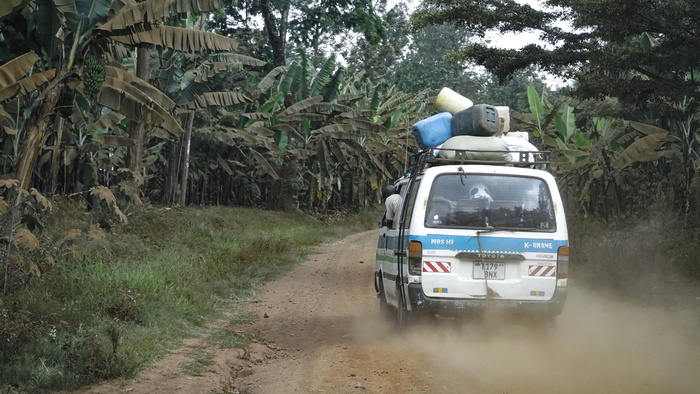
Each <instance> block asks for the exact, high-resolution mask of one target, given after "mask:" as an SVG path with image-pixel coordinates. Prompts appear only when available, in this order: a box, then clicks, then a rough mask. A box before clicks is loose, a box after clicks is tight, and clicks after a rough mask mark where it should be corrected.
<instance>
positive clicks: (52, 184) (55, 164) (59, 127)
mask: <svg viewBox="0 0 700 394" xmlns="http://www.w3.org/2000/svg"><path fill="white" fill-rule="evenodd" d="M64 123H65V121H64V119H63V117H62V116H56V121H55V122H54V131H55V132H56V139H55V141H54V144H53V148H52V150H53V152H52V153H51V179H50V180H49V193H50V194H51V195H54V194H56V184H57V182H58V171H59V169H60V163H59V161H58V159H59V157H60V156H61V140H63V125H64Z"/></svg>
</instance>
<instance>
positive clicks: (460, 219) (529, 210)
mask: <svg viewBox="0 0 700 394" xmlns="http://www.w3.org/2000/svg"><path fill="white" fill-rule="evenodd" d="M425 226H426V227H442V228H488V227H504V228H518V229H522V230H524V231H545V232H553V231H556V221H555V216H554V206H553V204H552V197H551V194H550V192H549V188H548V186H547V183H546V182H545V181H544V180H542V179H539V178H532V177H523V176H512V175H498V174H494V175H476V174H464V173H457V174H442V175H439V176H437V177H435V180H434V182H433V185H432V188H431V191H430V197H429V201H428V205H427V211H426V215H425Z"/></svg>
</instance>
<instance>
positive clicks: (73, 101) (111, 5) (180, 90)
mask: <svg viewBox="0 0 700 394" xmlns="http://www.w3.org/2000/svg"><path fill="white" fill-rule="evenodd" d="M244 4H246V7H248V8H246V10H253V9H256V8H255V7H256V6H257V5H259V6H261V7H262V8H257V10H262V16H263V17H264V18H265V26H266V29H265V30H266V31H267V32H268V36H269V41H270V42H271V46H273V47H275V48H272V49H273V50H272V53H273V55H272V57H270V56H269V53H268V55H265V54H266V52H265V50H264V49H261V47H265V44H264V42H263V41H264V40H260V39H259V37H258V39H253V38H252V37H253V35H252V34H238V35H236V34H227V35H224V34H220V31H215V29H214V28H213V26H217V25H220V24H221V23H218V24H215V23H211V22H212V19H211V18H207V16H209V15H212V13H214V14H215V15H218V16H217V18H216V20H217V21H220V20H221V19H222V11H221V10H222V9H224V6H227V5H229V4H228V3H225V2H224V1H223V0H198V1H187V0H180V1H176V0H148V1H143V2H134V1H127V0H61V1H57V0H35V1H29V0H9V1H4V2H3V4H2V5H1V6H0V19H2V21H3V27H2V40H1V42H0V62H1V63H0V64H1V65H0V124H1V125H2V132H0V144H1V146H2V154H1V156H0V165H1V166H2V178H1V179H0V192H1V193H2V194H1V195H0V211H1V212H2V213H3V217H4V218H5V221H10V223H7V224H6V226H9V227H8V228H7V229H8V230H9V229H10V228H16V227H17V226H19V223H20V222H21V221H22V220H25V221H26V220H29V219H21V218H27V217H32V215H33V214H34V213H36V212H39V211H41V210H45V209H49V208H50V206H51V200H52V199H53V198H55V197H56V196H61V197H65V198H69V199H72V200H75V201H80V202H81V203H83V204H84V205H85V207H86V209H89V210H92V209H104V210H106V211H109V212H111V214H112V215H113V219H116V220H121V221H126V215H125V214H124V213H123V210H124V209H125V208H126V207H128V206H131V205H133V204H141V203H143V202H149V203H154V204H162V205H165V206H173V205H178V206H186V205H232V206H249V207H260V208H266V209H290V208H297V209H300V210H302V211H305V212H317V213H326V212H330V211H335V210H356V209H359V208H364V207H368V206H372V205H374V204H376V203H377V202H378V201H379V194H378V190H379V188H380V186H381V185H383V184H385V183H388V182H391V181H392V180H393V179H395V178H396V177H397V176H398V175H400V174H401V173H402V172H403V171H404V170H405V169H406V168H407V165H408V164H409V161H410V157H411V155H412V154H413V153H414V152H415V151H416V145H415V142H414V139H413V138H412V136H411V125H412V124H414V123H415V122H416V121H418V120H420V119H424V118H426V117H428V116H430V115H431V114H432V113H434V112H432V111H434V109H433V108H432V102H433V101H434V95H435V92H437V90H439V88H441V86H435V88H434V89H426V90H422V91H413V92H402V91H400V90H399V89H398V88H397V86H399V85H400V84H398V83H396V82H397V79H396V77H391V76H390V74H389V73H387V74H386V78H387V79H386V80H379V81H374V80H373V79H372V78H369V77H367V75H366V73H365V70H367V69H371V67H369V66H368V67H364V66H359V65H357V64H355V65H343V64H342V63H341V62H339V61H338V60H337V58H336V54H334V53H332V52H329V53H328V54H327V55H323V53H322V52H319V45H318V42H317V41H314V42H307V41H308V40H307V41H304V40H302V39H298V40H294V41H295V42H296V46H294V47H293V48H292V46H291V45H288V46H287V47H286V49H284V47H283V46H282V47H281V48H282V49H284V50H282V49H280V48H279V42H278V39H279V38H280V37H279V35H280V31H278V30H279V29H278V28H275V26H274V24H273V23H272V22H270V21H271V20H272V17H273V15H272V14H270V13H269V10H270V9H271V8H270V7H272V6H271V5H270V3H269V2H267V1H262V2H260V3H259V4H258V3H256V2H250V3H244ZM285 4H286V5H285ZM289 4H291V3H283V4H282V5H279V4H278V5H275V7H277V8H279V9H280V10H281V11H280V13H281V15H282V16H284V15H286V14H285V12H288V11H289ZM285 7H286V8H285ZM230 9H231V8H230V6H229V10H230ZM234 9H235V6H234ZM265 10H268V12H267V13H266V12H265ZM285 10H287V11H285ZM307 11H308V12H311V11H309V10H307ZM355 11H356V10H355ZM355 11H353V13H351V14H350V15H351V16H355V17H356V16H357V15H356V13H355ZM365 11H366V9H365ZM217 13H218V14H217ZM229 15H231V12H229ZM362 15H364V17H365V19H363V21H362V22H361V23H359V22H357V21H356V20H355V19H357V18H355V19H350V20H355V22H356V23H355V25H359V26H361V27H362V28H363V29H364V30H363V31H365V33H366V32H367V30H372V32H374V33H376V34H375V35H374V36H373V37H374V39H373V40H371V39H369V38H366V39H365V41H363V42H364V44H363V45H364V48H365V51H366V50H367V48H368V47H369V43H375V44H376V41H377V37H380V38H381V37H382V31H383V29H385V28H387V25H386V23H385V24H384V25H382V24H378V23H375V22H376V20H375V19H376V18H375V19H373V18H372V17H373V16H376V15H375V14H373V13H372V12H368V13H364V14H362ZM368 15H369V17H368ZM224 19H225V18H224ZM367 21H370V22H371V23H375V24H373V25H372V26H371V28H370V27H367V24H371V23H370V22H367ZM290 25H291V23H290ZM280 26H282V27H284V24H283V23H280ZM377 26H379V27H381V29H379V28H377ZM334 29H336V30H333V29H331V28H330V27H329V28H328V29H327V30H328V31H325V30H319V31H320V33H318V34H319V35H320V36H323V34H329V33H328V32H336V31H337V29H338V27H337V26H336V27H334ZM241 31H243V30H241ZM324 32H325V33H324ZM404 32H406V31H404ZM391 33H392V34H393V35H396V34H399V33H400V31H399V30H396V31H391ZM300 35H301V34H300ZM366 37H370V36H367V34H366ZM383 37H384V39H387V36H386V34H385V35H384V36H383ZM644 37H646V38H647V39H646V40H642V41H639V44H638V45H646V49H649V48H651V47H653V46H654V45H657V46H658V45H659V44H658V41H654V40H652V39H650V38H649V36H648V35H647V36H644ZM282 38H283V37H282ZM360 40H362V39H360ZM261 42H262V43H261ZM276 43H277V45H276ZM281 43H282V44H284V40H282V41H281ZM304 43H307V44H308V47H304V46H303V45H302V44H304ZM379 45H381V44H379ZM387 45H388V44H387ZM432 46H433V47H434V44H433V45H432ZM357 48H362V46H358V47H357ZM651 49H653V48H651ZM309 51H310V52H312V53H313V56H312V57H313V59H311V57H310V56H308V55H307V52H309ZM356 52H357V51H356ZM319 53H321V55H319ZM255 54H259V55H265V56H263V57H266V59H265V60H261V59H259V58H258V57H260V56H258V57H256V56H254V55H255ZM361 57H362V56H359V55H357V53H355V57H354V58H355V59H358V58H361ZM368 61H369V62H370V63H371V62H372V59H369V60H368ZM277 64H282V65H277ZM453 65H454V64H453ZM348 69H350V70H352V71H348ZM403 69H404V70H409V69H408V68H406V67H403ZM377 72H378V71H377V70H374V71H373V73H374V74H375V77H374V78H375V79H376V74H377ZM379 72H381V71H379ZM415 77H416V78H420V74H419V75H418V76H415ZM391 78H394V80H393V81H392V79H391ZM622 78H624V77H622ZM628 78H631V79H630V80H632V79H634V78H636V77H634V76H632V77H628ZM690 78H692V69H691V73H690ZM667 79H668V78H667ZM452 81H453V82H455V83H456V81H458V80H457V79H452ZM442 82H444V81H442ZM472 82H473V80H472ZM530 82H531V84H530V87H529V88H527V90H526V89H525V88H524V87H522V86H521V88H520V89H521V90H519V91H515V92H514V93H513V95H514V96H516V97H520V100H522V99H523V98H526V99H527V102H528V106H529V112H528V111H522V113H521V112H518V111H515V110H512V114H511V115H512V118H513V120H514V122H513V129H519V130H525V131H529V132H530V133H531V135H532V136H533V139H534V140H535V141H536V142H537V144H538V145H539V147H540V148H542V149H548V150H552V151H553V152H554V157H555V158H556V159H557V162H556V163H555V170H556V171H557V172H558V175H559V178H560V180H561V182H562V186H563V187H564V189H565V190H566V192H567V196H568V199H569V201H570V204H571V205H572V208H573V210H572V212H573V211H582V212H586V213H591V214H594V215H597V216H601V217H604V218H611V217H615V216H617V215H621V214H624V213H625V212H632V213H633V212H634V211H635V209H638V208H639V207H640V206H643V205H645V204H649V202H650V200H653V199H655V198H656V197H660V198H664V199H667V200H669V201H671V202H672V203H673V204H674V205H675V206H676V207H677V208H678V211H679V212H681V213H683V214H685V215H691V216H693V215H697V205H698V204H697V193H698V192H697V188H698V187H697V185H698V168H699V166H700V159H699V157H698V151H699V149H698V144H699V143H700V141H699V137H698V132H697V130H698V112H697V109H698V103H697V100H696V98H695V97H688V96H685V97H684V99H683V100H682V101H681V100H676V101H670V102H669V100H666V101H664V102H663V103H662V104H663V105H661V104H654V102H648V103H646V104H645V105H646V106H645V107H644V111H639V110H637V111H636V112H635V111H625V110H622V108H624V107H623V105H622V104H621V103H620V102H618V101H617V100H615V99H613V98H610V97H607V98H605V99H602V100H601V99H597V100H592V99H580V98H579V99H573V98H570V97H568V96H567V94H566V89H564V90H562V91H560V92H558V93H555V92H551V91H549V90H548V89H547V88H545V87H543V88H541V91H538V90H537V89H535V88H534V87H533V83H534V82H540V81H536V80H532V79H530ZM404 86H405V84H404ZM540 86H543V85H541V84H540ZM456 88H459V87H456ZM475 89H476V88H475ZM465 94H468V93H465ZM473 94H474V97H476V96H478V95H479V93H478V92H476V91H474V92H473ZM492 97H493V96H492ZM496 100H497V99H496ZM493 104H496V105H510V106H511V109H513V108H515V107H517V105H515V104H514V103H513V102H510V103H508V102H494V103H493ZM640 190H641V191H643V193H641V194H640V193H639V191H640ZM8 213H11V214H10V215H8Z"/></svg>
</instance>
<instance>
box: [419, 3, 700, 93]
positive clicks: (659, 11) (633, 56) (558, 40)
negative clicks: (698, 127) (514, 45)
mask: <svg viewBox="0 0 700 394" xmlns="http://www.w3.org/2000/svg"><path fill="white" fill-rule="evenodd" d="M425 3H427V4H429V5H431V6H433V7H434V8H433V9H427V10H422V11H419V12H417V13H416V14H414V18H413V22H414V23H415V25H416V26H418V27H421V26H427V25H433V24H442V23H446V22H449V23H455V24H456V25H457V26H462V27H465V28H467V29H469V30H470V31H472V32H474V33H475V34H479V35H483V34H485V32H487V31H493V30H495V31H498V32H501V33H506V32H510V33H519V32H524V31H536V32H540V38H541V40H542V44H530V45H527V46H525V47H523V48H521V49H519V50H516V49H500V48H496V47H494V46H491V45H489V44H484V43H478V42H471V43H469V44H468V45H465V47H464V48H462V49H461V50H459V51H457V52H456V54H457V55H458V56H459V57H461V58H465V59H471V60H473V61H475V62H476V63H478V64H480V65H483V66H485V67H486V68H487V69H488V70H490V71H491V72H493V73H494V74H495V75H496V76H498V77H499V78H501V79H505V78H507V77H508V76H510V75H512V74H513V72H515V71H516V70H519V69H524V68H526V67H528V66H530V65H537V66H539V67H541V68H542V69H544V70H546V71H548V72H551V73H555V74H558V75H561V76H564V77H568V78H574V79H576V81H577V82H578V84H577V86H576V89H575V90H574V92H575V93H576V94H577V95H579V96H581V97H586V98H602V97H605V96H612V97H618V98H619V99H621V100H622V101H623V102H625V103H627V104H628V105H635V106H639V104H642V105H643V104H645V103H646V102H647V100H654V101H655V102H657V103H669V102H670V103H677V102H680V101H682V100H683V98H684V97H696V96H698V89H699V88H700V85H699V83H700V82H699V81H698V75H699V73H700V45H698V42H699V41H700V20H699V19H698V18H697V17H696V15H697V11H698V9H700V1H699V0H690V1H687V0H600V1H579V0H549V1H547V2H546V3H545V4H544V5H543V6H544V7H546V8H543V9H541V10H540V9H535V8H533V7H531V6H530V5H528V4H520V3H518V2H516V1H514V0H489V1H477V0H467V1H463V0H426V2H425ZM563 25H564V26H565V25H569V26H571V28H570V29H565V28H562V27H560V26H563Z"/></svg>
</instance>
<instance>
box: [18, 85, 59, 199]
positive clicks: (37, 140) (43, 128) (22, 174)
mask: <svg viewBox="0 0 700 394" xmlns="http://www.w3.org/2000/svg"><path fill="white" fill-rule="evenodd" d="M59 94H60V90H59V89H51V90H50V91H49V92H47V93H46V97H45V99H44V101H43V102H42V103H41V106H40V107H39V109H38V111H37V112H33V114H32V117H31V118H30V119H29V120H28V121H27V123H26V124H28V125H29V129H28V130H27V137H26V138H25V140H24V141H25V142H24V146H23V148H22V153H21V154H20V157H19V164H18V165H17V179H19V190H28V188H29V182H30V181H31V179H32V172H34V165H35V164H36V159H37V157H38V156H39V150H40V149H41V143H42V141H44V139H45V138H46V135H47V134H48V133H50V131H51V127H50V124H51V120H52V118H51V114H52V112H54V109H55V108H56V103H58V97H59Z"/></svg>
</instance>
